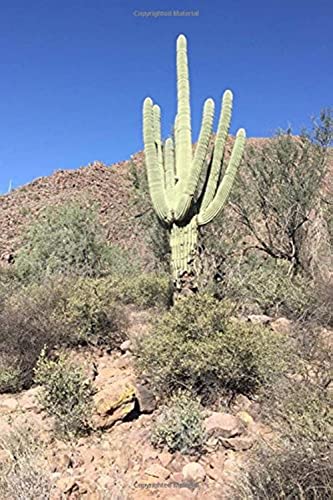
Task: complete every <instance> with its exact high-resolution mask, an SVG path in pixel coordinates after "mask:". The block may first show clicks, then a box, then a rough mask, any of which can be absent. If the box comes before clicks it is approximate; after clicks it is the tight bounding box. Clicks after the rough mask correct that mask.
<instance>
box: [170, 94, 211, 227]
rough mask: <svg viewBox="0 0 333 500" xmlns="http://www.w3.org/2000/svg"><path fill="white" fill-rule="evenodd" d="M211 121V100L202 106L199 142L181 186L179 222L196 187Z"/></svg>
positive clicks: (178, 206) (178, 209) (203, 159)
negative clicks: (184, 181) (184, 182)
mask: <svg viewBox="0 0 333 500" xmlns="http://www.w3.org/2000/svg"><path fill="white" fill-rule="evenodd" d="M213 119H214V101H213V99H207V100H206V101H205V104H204V109H203V114H202V122H201V129H200V134H199V140H198V144H197V147H196V150H195V155H194V158H193V161H192V165H191V170H190V172H189V174H190V175H188V177H187V179H186V184H185V185H184V184H183V185H182V191H181V194H180V196H179V201H178V204H177V208H176V217H177V218H179V219H180V220H181V219H183V218H184V217H185V215H186V212H187V211H188V210H189V208H190V206H191V203H192V200H193V198H194V194H195V192H196V189H197V186H198V182H199V178H200V173H201V170H202V167H203V164H204V161H205V157H206V154H207V149H208V144H209V139H210V135H211V132H212V126H213ZM178 194H179V193H178Z"/></svg>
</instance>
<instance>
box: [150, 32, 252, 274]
mask: <svg viewBox="0 0 333 500" xmlns="http://www.w3.org/2000/svg"><path fill="white" fill-rule="evenodd" d="M177 97H178V107H177V115H176V119H175V127H174V141H173V139H171V138H169V139H167V140H166V141H165V144H164V145H163V144H162V139H161V110H160V108H159V106H158V105H157V104H153V101H152V100H151V98H150V97H147V98H146V99H145V101H144V104H143V136H144V150H145V162H146V168H147V177H148V185H149V191H150V196H151V201H152V204H153V207H154V210H155V211H156V214H157V215H158V217H159V219H160V221H161V222H162V223H164V224H166V225H167V226H168V228H169V231H170V247H171V267H172V271H173V276H174V279H175V282H176V283H177V282H179V279H180V278H181V277H182V275H184V274H188V275H189V274H192V275H193V274H194V275H195V273H196V269H195V260H196V259H195V256H196V251H197V243H198V228H199V226H203V225H205V224H208V223H209V222H211V221H212V220H213V219H214V218H215V217H216V216H217V215H218V214H219V213H220V212H221V210H222V209H223V207H224V205H225V203H226V201H227V199H228V196H229V193H230V190H231V188H232V185H233V182H234V180H235V176H236V173H237V169H238V167H239V164H240V162H241V159H242V155H243V150H244V144H245V130H244V129H239V130H238V132H237V135H236V140H235V143H234V146H233V150H232V154H231V157H230V160H229V164H228V166H227V168H226V171H225V174H224V176H223V178H222V179H221V169H222V164H223V157H224V151H225V144H226V140H227V137H228V132H229V127H230V121H231V113H232V97H233V96H232V92H231V91H230V90H226V91H225V92H224V95H223V98H222V107H221V115H220V119H219V124H218V129H217V133H216V137H215V146H214V150H213V153H212V158H211V162H210V165H209V168H208V170H207V174H206V182H205V183H204V187H203V189H202V193H201V195H200V196H199V197H198V196H196V198H197V199H195V195H196V194H197V190H198V184H199V181H200V178H201V172H202V170H203V168H204V164H205V159H206V156H207V152H208V146H209V141H210V137H211V133H212V125H213V119H214V101H213V99H207V100H206V101H205V103H204V108H203V115H202V124H201V129H200V134H199V140H198V143H197V146H196V149H195V152H194V155H193V153H192V134H191V108H190V86H189V72H188V60H187V41H186V38H185V36H184V35H180V36H179V37H178V39H177ZM174 142H175V143H174Z"/></svg>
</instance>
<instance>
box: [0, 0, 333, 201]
mask: <svg viewBox="0 0 333 500" xmlns="http://www.w3.org/2000/svg"><path fill="white" fill-rule="evenodd" d="M173 9H175V10H199V16H198V17H178V18H177V17H174V16H172V17H161V18H143V17H139V16H135V15H134V14H133V13H134V11H152V10H153V11H156V10H167V11H169V10H173ZM179 33H184V34H185V35H186V36H187V37H188V41H189V50H190V73H191V89H192V95H191V100H192V116H193V132H194V134H193V138H194V139H195V138H196V136H197V133H198V128H199V118H200V115H201V107H202V103H203V101H204V99H205V98H206V97H209V96H211V97H213V98H214V99H215V100H216V101H217V102H219V101H220V96H221V94H222V92H223V90H225V89H226V88H231V89H232V90H233V92H234V95H235V101H234V104H235V106H234V114H233V122H232V132H235V130H236V129H237V128H238V127H239V126H244V127H245V128H246V129H247V132H248V135H249V136H269V135H271V134H272V133H273V132H274V131H275V130H276V129H277V128H278V127H287V126H288V125H289V124H291V125H292V126H293V127H294V129H295V131H297V130H299V128H300V127H301V126H303V125H306V124H308V123H309V117H310V116H311V115H313V114H316V113H318V112H319V110H320V108H322V107H324V106H330V105H332V104H333V98H332V97H333V63H332V55H333V1H332V0H265V1H264V0H232V1H224V0H43V1H42V0H30V1H29V0H0V192H5V191H6V190H7V187H8V183H9V180H10V179H12V180H13V185H14V187H16V186H18V185H21V184H23V183H25V182H28V181H30V180H32V179H33V178H35V177H39V176H42V175H48V174H50V173H51V172H52V171H54V170H55V169H59V168H77V167H79V166H82V165H86V164H87V163H89V162H91V161H93V160H101V161H103V162H106V163H113V162H117V161H120V160H124V159H127V158H128V157H129V155H130V154H132V153H134V152H136V151H138V150H140V149H142V133H141V105H142V101H143V99H144V98H145V97H146V96H147V95H151V96H152V97H153V98H154V100H155V101H157V102H158V103H159V104H160V105H161V108H162V114H163V132H164V134H165V135H166V134H168V132H169V131H170V129H171V125H172V120H173V117H174V113H175V107H176V100H175V90H176V89H175V40H176V37H177V35H178V34H179Z"/></svg>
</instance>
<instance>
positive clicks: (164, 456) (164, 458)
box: [158, 451, 173, 467]
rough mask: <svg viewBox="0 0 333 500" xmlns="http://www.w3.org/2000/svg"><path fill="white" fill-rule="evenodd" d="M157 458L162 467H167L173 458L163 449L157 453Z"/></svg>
mask: <svg viewBox="0 0 333 500" xmlns="http://www.w3.org/2000/svg"><path fill="white" fill-rule="evenodd" d="M158 459H159V461H160V462H161V465H162V466H163V467H168V465H170V463H171V462H172V460H173V456H172V454H171V453H169V452H168V451H163V452H162V453H160V454H159V455H158Z"/></svg>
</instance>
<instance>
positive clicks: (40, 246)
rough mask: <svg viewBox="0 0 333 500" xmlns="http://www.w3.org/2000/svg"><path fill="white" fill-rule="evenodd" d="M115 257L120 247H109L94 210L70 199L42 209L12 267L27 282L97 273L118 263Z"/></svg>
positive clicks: (101, 272)
mask: <svg viewBox="0 0 333 500" xmlns="http://www.w3.org/2000/svg"><path fill="white" fill-rule="evenodd" d="M116 259H118V260H119V251H118V253H117V252H116V251H115V250H112V249H110V248H108V246H107V244H106V241H105V238H104V236H103V230H102V226H101V225H100V224H99V222H98V220H97V213H96V210H95V209H94V208H87V207H83V206H81V205H80V204H78V203H72V204H70V205H65V206H59V207H52V208H47V209H45V210H44V211H43V212H42V214H41V215H40V217H39V219H38V220H37V222H35V223H33V224H32V225H31V227H30V228H29V230H28V231H27V235H26V238H25V241H24V244H23V247H22V248H21V250H20V251H19V253H18V255H17V258H16V260H15V268H16V272H17V275H18V276H19V278H20V279H21V280H23V281H28V282H31V281H41V280H42V279H44V278H45V277H47V276H52V275H54V274H58V275H59V274H60V275H77V276H89V277H96V276H100V275H101V274H103V273H104V272H106V271H108V266H111V267H112V265H114V266H117V264H116V263H113V260H116ZM119 266H120V268H121V269H123V268H124V262H121V263H120V264H119Z"/></svg>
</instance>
